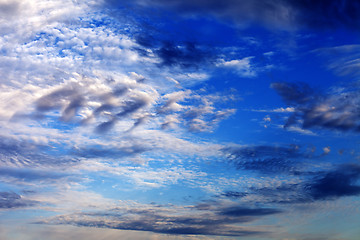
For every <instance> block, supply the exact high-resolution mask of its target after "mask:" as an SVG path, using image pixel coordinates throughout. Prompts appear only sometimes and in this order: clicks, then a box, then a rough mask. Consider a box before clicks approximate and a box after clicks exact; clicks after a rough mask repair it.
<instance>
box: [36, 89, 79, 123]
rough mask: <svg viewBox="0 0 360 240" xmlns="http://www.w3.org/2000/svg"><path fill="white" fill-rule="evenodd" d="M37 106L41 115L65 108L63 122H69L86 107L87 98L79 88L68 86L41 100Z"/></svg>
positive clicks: (62, 114) (37, 102)
mask: <svg viewBox="0 0 360 240" xmlns="http://www.w3.org/2000/svg"><path fill="white" fill-rule="evenodd" d="M35 104H36V109H37V111H38V112H39V113H44V112H48V111H51V110H57V109H61V108H63V111H62V113H61V120H62V121H65V122H67V121H70V120H71V119H73V118H74V117H75V115H76V113H77V111H78V110H79V109H80V108H81V107H83V106H84V104H85V98H84V97H83V96H82V95H81V93H80V91H79V89H78V87H77V86H67V87H64V88H61V89H58V90H55V91H53V92H52V93H50V94H47V95H45V96H43V97H41V98H39V99H38V100H37V101H36V103H35Z"/></svg>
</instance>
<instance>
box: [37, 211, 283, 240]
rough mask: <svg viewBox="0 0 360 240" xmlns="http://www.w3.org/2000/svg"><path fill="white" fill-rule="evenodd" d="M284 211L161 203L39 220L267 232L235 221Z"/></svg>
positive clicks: (175, 230)
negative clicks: (175, 208)
mask: <svg viewBox="0 0 360 240" xmlns="http://www.w3.org/2000/svg"><path fill="white" fill-rule="evenodd" d="M209 210H210V211H209ZM281 212H282V211H281V210H277V209H272V208H247V207H230V208H219V207H216V206H212V207H211V208H210V209H209V208H207V210H205V209H202V210H201V212H198V213H197V214H196V213H195V214H191V213H189V214H185V215H168V213H169V211H168V210H166V209H162V208H161V207H160V208H156V209H128V210H125V211H123V209H122V210H120V209H112V210H111V211H109V212H106V211H105V212H101V213H95V214H94V213H78V214H71V215H64V216H58V217H54V218H52V219H49V220H48V221H44V222H40V223H50V224H72V225H76V226H92V227H101V228H113V229H122V230H137V231H151V232H155V233H165V234H175V235H217V236H252V235H262V234H264V233H268V232H267V231H262V230H260V229H259V230H255V229H254V228H252V229H247V228H246V227H240V226H236V225H234V224H237V223H246V222H251V221H254V220H256V219H259V218H261V217H265V216H268V215H273V214H279V213H281ZM104 219H106V221H104Z"/></svg>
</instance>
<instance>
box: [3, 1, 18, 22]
mask: <svg viewBox="0 0 360 240" xmlns="http://www.w3.org/2000/svg"><path fill="white" fill-rule="evenodd" d="M20 5H21V4H20V2H19V1H4V2H0V18H5V17H6V18H8V17H15V16H16V15H17V13H18V11H19V9H20Z"/></svg>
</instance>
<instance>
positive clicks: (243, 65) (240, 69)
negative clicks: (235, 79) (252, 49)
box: [217, 57, 257, 77]
mask: <svg viewBox="0 0 360 240" xmlns="http://www.w3.org/2000/svg"><path fill="white" fill-rule="evenodd" d="M253 58H254V57H245V58H242V59H234V60H230V61H225V60H223V59H222V60H220V63H218V64H217V66H219V67H225V68H230V69H233V70H234V71H235V72H236V73H237V74H239V75H240V76H242V77H255V76H256V75H257V72H256V69H255V67H254V66H253V65H251V59H253Z"/></svg>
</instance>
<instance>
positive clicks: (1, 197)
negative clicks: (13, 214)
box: [0, 192, 37, 209]
mask: <svg viewBox="0 0 360 240" xmlns="http://www.w3.org/2000/svg"><path fill="white" fill-rule="evenodd" d="M36 204H37V202H36V201H31V200H26V199H23V198H22V197H21V196H20V195H19V194H17V193H14V192H0V209H1V208H3V209H4V208H5V209H10V208H24V207H31V206H34V205H36Z"/></svg>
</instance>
